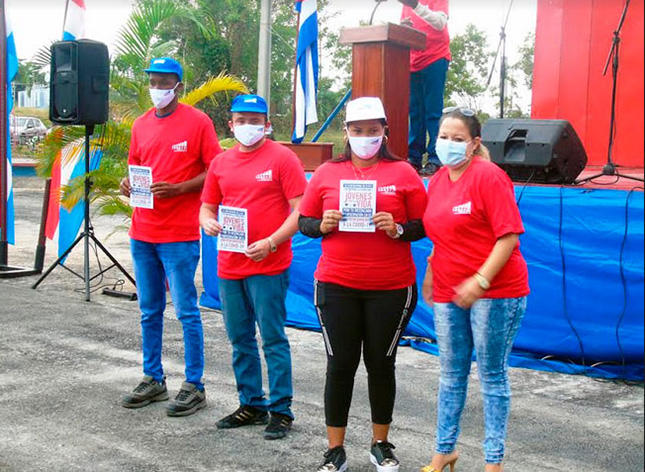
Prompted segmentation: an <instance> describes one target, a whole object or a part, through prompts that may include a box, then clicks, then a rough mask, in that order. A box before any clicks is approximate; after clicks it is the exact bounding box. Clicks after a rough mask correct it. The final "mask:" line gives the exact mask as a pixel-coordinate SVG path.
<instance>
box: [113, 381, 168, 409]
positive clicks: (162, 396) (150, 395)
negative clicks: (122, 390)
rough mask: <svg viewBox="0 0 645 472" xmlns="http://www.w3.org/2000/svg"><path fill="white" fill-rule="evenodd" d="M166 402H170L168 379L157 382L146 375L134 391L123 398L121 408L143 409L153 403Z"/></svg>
mask: <svg viewBox="0 0 645 472" xmlns="http://www.w3.org/2000/svg"><path fill="white" fill-rule="evenodd" d="M166 400H168V389H167V388H166V379H165V378H164V379H163V380H162V381H161V382H157V381H156V380H155V379H153V378H152V377H150V376H149V375H146V376H144V377H143V380H141V383H140V384H139V385H137V386H136V388H135V389H134V390H132V391H131V392H130V393H128V394H127V395H125V396H124V397H123V399H122V400H121V406H123V407H124V408H141V407H144V406H146V405H149V404H150V403H153V402H164V401H166Z"/></svg>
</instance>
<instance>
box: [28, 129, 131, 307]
mask: <svg viewBox="0 0 645 472" xmlns="http://www.w3.org/2000/svg"><path fill="white" fill-rule="evenodd" d="M93 133H94V125H86V126H85V197H84V205H85V207H84V210H85V218H84V228H83V232H82V233H81V234H79V235H78V237H77V238H76V240H75V241H74V242H73V243H72V245H71V246H70V247H69V248H68V249H67V250H66V251H65V252H64V253H63V254H62V255H61V256H60V257H59V258H58V259H57V260H56V262H54V263H53V264H52V265H51V266H50V267H49V269H47V271H46V272H45V273H44V274H43V275H42V277H40V279H38V281H37V282H36V283H35V284H34V285H33V286H32V287H31V288H33V289H34V290H35V289H37V288H38V286H39V285H40V284H41V283H42V282H43V281H44V280H45V279H46V278H47V276H48V275H49V274H51V273H52V271H53V270H54V269H55V268H56V267H58V266H59V265H60V266H61V267H62V268H64V269H66V270H67V271H69V272H71V273H72V274H74V275H75V276H76V277H78V278H80V279H83V281H84V282H85V301H87V302H89V301H90V298H91V296H90V295H91V291H90V282H91V281H92V280H94V279H96V278H97V277H100V276H101V275H103V274H104V273H106V272H107V271H109V270H110V269H112V268H113V267H116V268H117V269H119V270H120V271H121V272H122V273H123V275H125V276H126V277H127V279H128V280H129V281H130V282H132V284H133V285H136V282H135V281H134V279H133V278H132V277H131V276H130V274H128V272H127V271H126V270H125V269H124V268H123V266H122V265H121V264H119V262H118V261H117V260H116V259H115V258H114V256H113V255H112V254H110V252H109V251H108V250H107V249H106V248H105V246H103V244H101V242H100V241H99V240H98V238H97V237H96V235H95V234H94V228H93V227H92V224H91V221H90V190H91V188H92V180H91V179H90V176H89V174H90V136H91V135H92V134H93ZM90 240H91V241H93V242H94V244H95V245H96V247H97V248H98V249H100V250H101V251H102V252H103V254H105V255H106V256H107V257H108V259H110V261H111V262H112V265H111V266H109V267H107V268H105V269H103V270H101V271H100V272H99V273H98V274H96V275H95V276H94V277H91V276H90ZM81 241H83V246H84V264H83V275H80V274H78V273H76V272H75V271H73V270H72V269H70V268H69V267H67V266H65V265H64V264H63V261H64V260H65V258H66V257H67V256H68V255H69V254H70V253H71V252H72V250H73V249H74V248H75V247H76V246H77V245H78V244H79V243H80V242H81Z"/></svg>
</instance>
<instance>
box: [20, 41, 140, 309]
mask: <svg viewBox="0 0 645 472" xmlns="http://www.w3.org/2000/svg"><path fill="white" fill-rule="evenodd" d="M109 84H110V57H109V54H108V48H107V46H106V45H105V44H103V43H99V42H97V41H91V40H87V39H82V40H78V41H61V42H57V43H54V44H52V46H51V87H50V105H49V117H50V119H51V121H52V122H53V123H56V124H58V125H61V126H67V125H76V126H85V154H84V157H83V158H84V159H85V194H84V202H83V203H84V210H85V211H84V228H83V231H82V232H81V233H80V234H79V235H78V237H77V238H76V240H75V241H74V242H73V243H72V245H71V246H70V247H69V248H67V249H66V251H65V252H64V253H63V254H62V255H61V256H60V257H59V258H58V259H57V260H56V262H54V263H53V264H52V265H51V266H50V267H49V269H47V271H46V272H45V273H44V274H43V275H42V277H40V279H38V281H37V282H36V283H35V284H34V285H33V286H32V288H34V289H36V288H38V286H39V285H40V284H41V283H42V282H43V281H44V280H45V279H46V278H47V276H48V275H49V274H50V273H51V272H52V271H53V270H54V269H55V268H56V267H58V266H59V265H60V266H63V267H65V266H64V265H63V262H64V261H65V259H66V258H67V256H68V255H69V254H70V253H71V252H72V250H73V249H74V248H75V247H76V246H77V245H78V244H79V243H80V242H81V241H83V243H84V264H83V275H80V274H77V273H76V272H74V271H71V270H70V269H69V268H67V267H65V268H67V269H68V270H69V271H70V272H72V273H73V274H74V275H76V276H77V277H79V278H81V279H83V281H84V282H85V300H86V301H90V298H91V288H90V282H91V281H92V280H93V279H95V278H97V277H99V276H100V275H102V274H104V273H105V272H107V271H108V270H110V269H112V268H113V267H116V268H118V269H119V270H120V271H121V272H122V273H123V274H124V275H125V276H126V277H127V278H128V280H130V282H132V284H135V281H134V279H133V278H132V277H131V276H130V275H129V274H128V272H127V271H126V270H125V269H124V268H123V266H121V264H120V263H119V262H118V261H117V260H116V258H115V257H114V256H113V255H112V254H110V252H109V251H108V250H107V249H106V248H105V246H103V244H101V242H100V241H99V240H98V238H97V237H96V235H95V234H94V228H93V226H92V224H91V221H90V191H91V188H92V181H91V179H90V176H89V173H90V158H91V153H90V138H91V136H92V134H93V133H94V126H95V125H100V124H104V123H105V122H107V120H108V112H109ZM90 241H92V242H94V244H95V245H96V248H97V250H98V249H100V250H101V251H102V252H103V254H105V255H106V256H107V257H108V259H110V261H111V262H112V265H111V266H109V267H106V268H105V269H103V270H101V272H99V274H97V275H95V276H94V277H91V275H90Z"/></svg>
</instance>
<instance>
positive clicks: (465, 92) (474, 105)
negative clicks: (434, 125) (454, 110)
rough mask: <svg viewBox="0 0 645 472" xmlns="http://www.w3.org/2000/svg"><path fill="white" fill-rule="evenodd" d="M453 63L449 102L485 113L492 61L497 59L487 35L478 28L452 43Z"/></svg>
mask: <svg viewBox="0 0 645 472" xmlns="http://www.w3.org/2000/svg"><path fill="white" fill-rule="evenodd" d="M450 48H451V50H452V62H451V64H450V68H449V69H448V77H447V81H446V89H445V94H444V96H445V99H446V101H447V102H448V103H455V102H459V104H460V105H463V106H467V107H469V108H471V109H473V110H479V109H481V104H482V101H483V99H484V98H485V94H486V92H487V89H488V87H487V81H488V73H489V70H488V68H489V64H490V59H491V57H492V56H493V53H492V51H491V50H490V46H489V44H488V37H487V36H486V33H484V32H483V31H482V30H480V29H478V28H477V26H475V25H474V24H470V25H468V26H467V28H466V31H465V32H464V33H463V34H460V35H456V36H454V37H453V38H452V41H451V43H450Z"/></svg>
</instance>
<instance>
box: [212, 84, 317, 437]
mask: <svg viewBox="0 0 645 472" xmlns="http://www.w3.org/2000/svg"><path fill="white" fill-rule="evenodd" d="M231 112H232V118H231V121H230V122H229V126H230V127H231V130H232V131H233V133H234V134H235V138H236V139H237V141H238V142H239V144H238V145H237V146H235V147H234V148H232V149H230V150H228V151H226V152H225V153H223V154H221V155H220V156H218V158H217V159H216V160H215V161H214V162H213V164H212V165H211V167H210V169H209V171H208V177H207V178H206V184H205V185H204V192H203V193H202V202H203V204H202V209H201V212H200V217H199V219H200V223H201V225H202V228H204V231H205V232H206V234H208V235H210V236H218V235H220V233H221V232H222V229H223V225H222V223H226V222H225V221H224V218H222V219H221V220H220V218H218V217H219V209H220V207H226V211H228V212H231V211H232V212H235V213H236V214H238V215H246V221H247V224H246V228H244V229H243V231H244V233H245V235H246V238H245V239H247V240H248V243H249V245H248V247H246V249H245V250H244V249H241V252H232V251H224V250H220V251H219V255H218V277H219V289H220V298H221V300H222V311H223V313H224V322H225V324H226V330H227V333H228V336H229V339H230V341H231V343H232V345H233V369H234V371H235V378H236V381H237V389H238V392H239V399H240V408H239V409H238V410H237V411H235V412H234V413H233V414H231V415H229V416H227V417H226V418H224V419H222V420H220V421H219V422H218V423H217V427H218V428H220V429H231V428H239V427H242V426H249V425H258V424H263V425H264V424H267V423H269V424H268V426H267V428H266V429H265V432H264V437H265V438H266V439H269V440H271V439H282V438H284V437H285V436H287V434H288V433H289V431H290V430H291V426H292V423H293V419H294V416H293V413H292V411H291V405H292V403H293V385H292V369H291V350H290V347H289V339H288V338H287V335H286V333H285V323H286V319H287V310H286V306H285V299H286V295H287V288H288V285H289V272H288V270H289V267H290V266H291V261H292V258H293V256H292V252H291V237H292V236H293V235H294V234H295V233H296V231H297V230H298V217H299V212H298V207H299V205H300V200H301V198H302V195H303V194H304V193H305V188H306V186H307V181H306V178H305V174H304V170H303V166H302V163H301V162H300V160H299V159H298V157H297V156H296V155H295V154H294V153H293V152H292V151H290V150H289V149H288V148H286V147H285V146H282V145H280V144H278V143H275V142H273V141H271V140H269V139H267V133H268V132H269V130H270V128H271V124H270V122H269V121H268V108H267V104H266V101H265V100H264V99H263V98H262V97H259V96H257V95H242V96H239V97H236V98H235V100H234V101H233V106H232V108H231ZM226 224H227V225H230V223H226ZM241 226H244V225H243V224H242V225H241ZM256 325H257V326H259V328H260V334H261V336H262V347H263V350H264V357H265V359H266V363H267V367H268V371H269V389H270V392H269V399H268V400H267V399H266V396H265V393H264V390H263V388H262V364H261V361H260V354H259V349H258V343H257V340H256ZM269 413H270V415H269Z"/></svg>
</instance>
